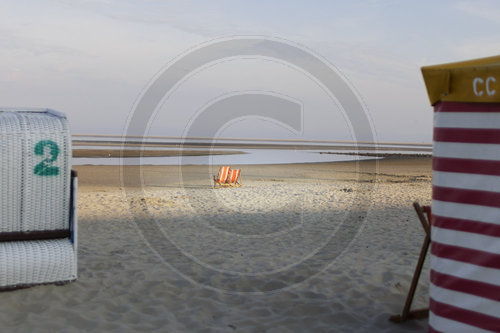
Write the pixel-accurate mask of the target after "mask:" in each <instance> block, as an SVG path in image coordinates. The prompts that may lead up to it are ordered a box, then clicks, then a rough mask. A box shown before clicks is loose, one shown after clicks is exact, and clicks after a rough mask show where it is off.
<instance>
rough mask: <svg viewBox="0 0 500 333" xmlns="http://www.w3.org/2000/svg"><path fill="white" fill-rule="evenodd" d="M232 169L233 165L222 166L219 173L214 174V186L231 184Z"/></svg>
mask: <svg viewBox="0 0 500 333" xmlns="http://www.w3.org/2000/svg"><path fill="white" fill-rule="evenodd" d="M230 170H231V167H229V166H221V167H220V169H219V174H218V175H217V176H214V188H215V187H217V186H219V187H220V186H229V185H230V184H229V183H228V179H229V172H230Z"/></svg>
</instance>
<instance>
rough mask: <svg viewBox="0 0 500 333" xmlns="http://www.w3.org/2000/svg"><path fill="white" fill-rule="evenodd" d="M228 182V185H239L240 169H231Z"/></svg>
mask: <svg viewBox="0 0 500 333" xmlns="http://www.w3.org/2000/svg"><path fill="white" fill-rule="evenodd" d="M228 184H229V186H241V169H231V172H230V174H229V179H228Z"/></svg>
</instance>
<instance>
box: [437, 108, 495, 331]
mask: <svg viewBox="0 0 500 333" xmlns="http://www.w3.org/2000/svg"><path fill="white" fill-rule="evenodd" d="M434 110H435V113H434V157H433V194H432V213H433V214H432V215H433V216H432V234H431V239H432V243H431V288H430V318H429V325H430V331H431V332H433V331H438V332H482V331H483V330H484V331H494V332H500V103H457V102H439V103H438V104H436V105H435V109H434Z"/></svg>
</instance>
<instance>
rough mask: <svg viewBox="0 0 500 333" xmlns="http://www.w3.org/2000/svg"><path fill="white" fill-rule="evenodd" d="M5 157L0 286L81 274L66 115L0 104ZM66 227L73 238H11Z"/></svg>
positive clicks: (0, 180) (0, 149)
mask: <svg viewBox="0 0 500 333" xmlns="http://www.w3.org/2000/svg"><path fill="white" fill-rule="evenodd" d="M0 156H1V159H0V236H3V237H2V238H1V239H3V240H4V241H0V288H4V287H12V286H14V287H15V286H24V285H31V284H40V283H51V282H57V281H69V280H74V279H76V271H77V263H76V259H77V258H76V249H77V244H76V204H75V205H74V208H75V211H74V212H73V213H72V212H71V209H72V206H73V205H72V202H71V194H72V193H71V188H72V186H70V185H71V176H70V172H71V136H70V132H69V126H68V122H67V120H66V117H65V115H64V114H62V113H59V112H56V111H52V110H48V109H22V110H19V109H0ZM75 182H76V179H75ZM73 199H74V200H75V202H76V185H75V186H74V193H73ZM64 230H71V234H72V235H73V236H74V237H71V238H62V239H44V240H36V239H34V240H22V241H9V240H8V237H9V235H13V234H16V236H18V237H21V238H22V237H23V235H31V236H30V237H31V238H33V237H32V236H33V235H37V234H39V233H44V232H52V231H64ZM68 234H69V233H68ZM6 235H7V236H6ZM19 235H21V236H19ZM6 238H7V241H6Z"/></svg>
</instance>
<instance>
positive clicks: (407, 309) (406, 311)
mask: <svg viewBox="0 0 500 333" xmlns="http://www.w3.org/2000/svg"><path fill="white" fill-rule="evenodd" d="M413 207H414V208H415V212H416V213H417V216H418V219H419V220H420V223H421V224H422V228H424V231H425V238H424V242H423V244H422V248H421V249H420V256H419V257H418V262H417V266H416V267H415V272H414V273H413V279H412V281H411V285H410V289H409V290H408V295H407V296H406V302H405V305H404V307H403V311H402V313H401V314H400V315H394V316H391V317H390V318H389V320H390V321H392V322H395V323H402V322H405V321H407V320H408V319H422V318H427V317H429V308H425V309H416V310H411V304H412V302H413V297H414V296H415V291H416V289H417V285H418V280H419V278H420V274H421V273H422V267H423V265H424V261H425V257H426V255H427V251H428V249H429V245H430V243H431V224H430V221H431V207H430V206H420V204H419V203H418V202H414V203H413Z"/></svg>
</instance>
